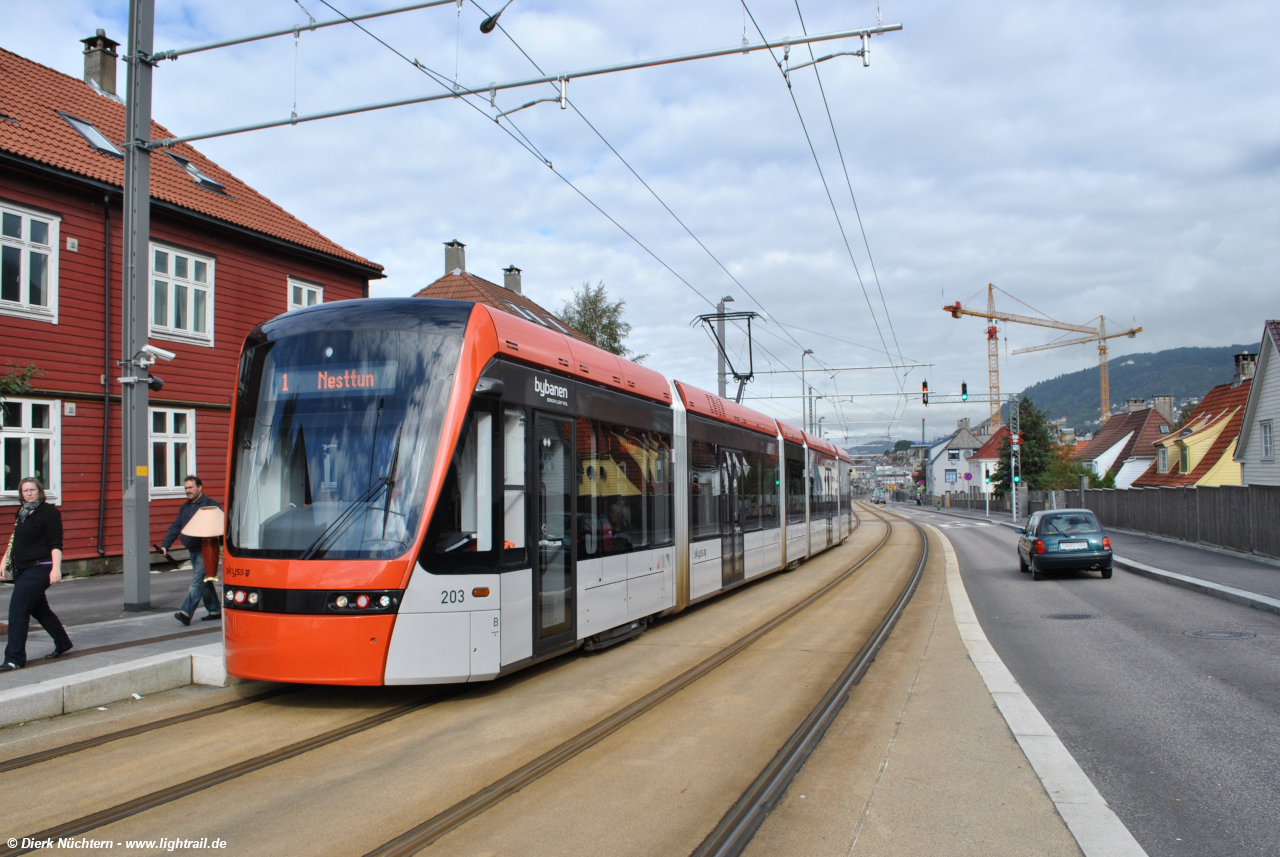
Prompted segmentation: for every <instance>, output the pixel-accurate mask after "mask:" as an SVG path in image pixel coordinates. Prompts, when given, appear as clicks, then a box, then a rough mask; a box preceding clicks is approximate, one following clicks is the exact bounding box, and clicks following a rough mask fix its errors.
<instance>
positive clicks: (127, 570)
mask: <svg viewBox="0 0 1280 857" xmlns="http://www.w3.org/2000/svg"><path fill="white" fill-rule="evenodd" d="M154 26H155V0H130V2H129V47H128V52H127V54H126V55H125V62H127V63H128V72H127V73H128V84H127V86H128V88H127V91H126V93H125V129H126V138H125V145H124V200H123V205H124V236H123V242H124V253H123V256H124V278H123V282H121V284H120V285H121V293H122V298H123V301H122V303H123V307H122V310H121V315H120V319H121V327H120V346H121V348H120V368H121V369H122V370H123V372H122V373H121V374H122V377H121V379H120V404H121V408H120V417H121V429H122V430H121V452H122V456H121V460H122V464H123V471H124V472H123V474H122V476H123V486H122V487H123V492H124V493H123V504H122V512H123V515H122V518H123V529H124V609H125V610H128V611H135V612H136V611H142V610H149V609H151V575H150V572H151V548H150V542H151V538H150V536H151V532H150V531H151V508H150V505H149V504H150V501H151V478H150V476H149V474H148V470H147V411H148V408H147V403H148V396H147V381H148V377H147V372H146V369H145V367H144V366H143V365H141V364H139V363H138V361H137V359H136V358H137V357H138V355H139V354H140V353H141V350H142V346H144V345H146V344H147V320H148V318H147V317H148V313H147V289H146V283H147V280H148V276H147V275H148V271H149V270H150V269H149V268H148V266H147V261H148V260H147V256H148V251H149V239H150V235H151V150H150V149H149V148H147V144H148V143H149V142H150V141H151V72H152V63H153V60H152V58H151V51H152V42H153V36H154Z"/></svg>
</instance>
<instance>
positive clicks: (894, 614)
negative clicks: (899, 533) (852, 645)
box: [364, 510, 928, 857]
mask: <svg viewBox="0 0 1280 857" xmlns="http://www.w3.org/2000/svg"><path fill="white" fill-rule="evenodd" d="M867 511H870V510H867ZM872 514H874V515H875V517H876V519H877V520H879V521H881V522H883V523H884V524H885V532H884V536H883V537H882V538H881V539H880V541H879V542H878V543H877V544H876V545H875V547H873V548H872V549H871V551H869V552H868V553H867V554H865V555H864V556H863V557H862V558H861V559H859V560H858V561H857V562H856V563H854V564H853V565H851V566H850V567H849V568H847V569H846V570H845V571H843V572H841V573H840V574H839V575H837V576H836V577H834V578H833V579H831V580H830V581H828V582H827V583H825V584H823V585H822V586H821V587H819V588H818V589H817V590H815V591H814V592H812V593H810V594H809V595H807V596H805V597H804V598H802V599H801V600H800V601H798V602H796V603H795V604H793V605H792V606H791V607H789V608H787V609H786V610H784V611H782V612H781V613H779V614H777V615H775V616H774V617H772V618H771V619H769V620H767V621H766V622H764V623H763V624H761V625H759V626H757V627H756V628H755V629H754V630H752V631H750V632H748V633H747V634H744V635H743V636H741V637H739V638H738V639H737V640H735V641H734V642H733V643H731V644H730V645H728V646H726V647H724V648H723V649H721V650H720V651H719V652H717V653H715V654H714V655H711V656H710V657H708V658H706V659H705V660H703V661H701V662H699V663H698V664H697V665H695V666H693V667H691V668H689V669H688V670H686V671H685V672H683V673H681V674H680V675H678V676H676V677H675V678H673V679H671V680H670V681H668V682H666V683H665V684H663V685H662V686H661V687H658V688H657V689H655V690H653V691H650V692H649V693H647V694H645V695H644V696H643V697H641V698H640V699H637V700H636V701H634V702H632V703H630V704H629V705H626V706H624V707H623V708H621V709H619V710H617V711H615V712H614V713H613V714H611V715H609V716H608V717H606V718H604V719H603V720H600V721H599V722H597V723H596V724H595V725H594V726H591V727H589V728H587V729H585V730H583V731H582V732H579V733H578V734H577V735H575V736H574V737H573V738H570V739H569V740H568V741H565V742H563V743H561V744H560V745H558V746H556V747H554V748H553V749H551V750H549V751H547V752H546V753H544V754H542V755H541V756H539V757H538V758H536V759H534V760H533V761H531V762H528V763H527V764H525V765H523V766H522V767H520V768H518V769H517V770H515V771H512V772H511V773H510V774H507V775H506V776H504V777H502V778H500V779H498V780H496V781H494V782H493V783H491V784H490V785H488V786H486V787H485V788H483V789H480V790H479V791H477V792H475V793H474V794H472V795H470V796H468V797H466V798H464V799H462V800H461V801H458V802H457V803H455V804H453V805H452V806H451V807H449V808H448V809H445V810H443V811H442V812H439V813H437V814H436V815H434V816H432V817H431V818H430V819H428V820H426V821H424V822H423V823H422V824H419V825H417V826H415V827H413V828H411V829H410V830H408V831H405V832H404V833H402V834H400V835H399V836H397V837H395V838H394V839H391V840H388V841H387V842H385V843H383V844H382V845H380V846H378V847H377V848H374V849H373V850H371V851H368V852H366V854H365V855H364V857H407V855H411V854H416V853H418V852H419V851H421V850H422V849H424V848H427V847H428V846H430V845H431V844H432V843H434V842H436V841H437V840H439V839H440V838H442V837H444V836H445V835H447V834H449V833H450V832H452V831H454V830H456V829H458V828H460V827H462V826H463V825H465V824H467V823H468V822H470V821H472V820H474V819H476V818H478V817H479V816H481V815H483V814H484V813H485V812H487V811H488V810H490V809H492V808H494V807H496V806H497V805H498V804H500V803H502V801H504V800H505V799H506V798H508V797H510V796H511V795H514V794H515V793H517V792H519V791H520V790H521V789H524V788H526V787H528V786H530V785H532V784H533V783H534V782H536V781H537V780H539V779H541V778H542V777H543V776H545V775H547V774H549V773H551V772H552V771H554V770H556V769H557V768H560V767H562V766H563V765H565V764H566V763H568V762H570V761H571V760H573V759H574V758H576V757H577V756H579V755H581V754H582V753H584V752H585V751H587V750H589V749H590V748H592V747H594V746H595V745H597V744H599V743H600V742H601V741H603V740H604V739H605V738H607V737H609V736H610V735H612V734H613V733H615V732H617V731H618V730H619V729H622V728H623V727H624V726H626V725H628V724H629V723H632V722H634V721H635V720H637V719H639V718H640V717H641V716H643V715H644V714H646V713H647V712H649V711H651V710H652V709H654V708H656V707H657V706H658V705H660V704H661V703H663V702H665V701H666V700H668V699H670V698H671V697H672V696H674V695H676V694H677V693H679V692H681V691H683V690H685V689H686V688H688V687H689V686H691V685H692V684H694V683H695V682H697V681H698V680H699V679H701V678H703V677H704V676H706V675H708V674H709V673H711V672H713V671H714V670H715V669H717V668H718V667H720V666H722V665H724V664H725V663H727V662H728V661H729V660H731V659H732V658H733V657H734V656H736V655H738V654H740V653H741V652H743V651H745V650H746V649H747V648H749V647H750V646H751V645H752V644H754V643H755V642H757V641H759V640H760V639H762V638H763V637H765V636H766V635H768V634H769V633H770V632H772V631H774V630H776V629H777V628H779V627H780V626H781V625H783V624H784V623H786V622H787V621H789V620H791V619H793V618H795V617H796V616H797V615H798V614H800V613H801V612H803V611H804V610H805V609H806V608H808V607H810V606H812V605H813V604H814V603H816V602H817V601H819V600H820V599H822V598H823V597H824V596H826V595H828V594H829V593H831V592H832V591H833V590H835V589H836V588H837V587H838V586H839V585H840V584H842V583H844V582H845V581H847V580H848V579H849V578H850V577H851V576H853V574H854V573H855V572H857V571H858V570H859V569H861V568H862V567H863V566H865V565H866V564H867V563H869V562H871V561H872V560H873V559H874V558H875V557H876V556H877V555H878V554H879V553H880V551H881V549H883V548H884V547H885V545H886V544H888V542H889V538H890V536H891V535H892V533H893V527H892V523H893V521H892V520H891V519H890V518H888V517H887V516H881V515H879V514H876V513H872ZM912 523H914V522H912ZM858 524H859V526H860V525H861V517H860V516H859V518H858ZM855 529H856V527H855ZM916 529H917V530H918V531H919V532H920V533H921V535H922V537H924V539H925V541H924V545H923V548H922V556H921V560H920V562H919V563H918V565H917V569H916V572H915V574H914V575H913V576H912V578H911V580H910V582H909V583H908V586H907V587H906V588H905V589H904V590H903V592H902V593H900V595H899V596H898V598H897V600H896V601H895V602H894V606H893V607H892V608H891V609H890V611H889V613H888V614H887V615H886V617H885V618H884V619H882V621H881V623H880V625H879V626H878V628H877V630H876V632H875V633H873V635H872V638H871V639H870V640H868V642H867V643H866V644H865V645H864V646H863V647H862V649H861V650H860V651H859V652H858V654H857V655H855V657H854V659H853V661H852V662H851V666H850V667H847V668H846V669H845V671H844V672H842V673H841V677H840V679H839V680H837V682H836V685H833V690H830V691H828V692H827V694H826V695H824V696H823V701H822V702H820V704H819V706H818V708H817V709H815V711H819V710H820V711H821V713H820V714H819V715H818V716H817V717H815V715H813V714H811V715H810V716H809V717H808V718H806V720H805V722H804V724H802V725H801V729H800V730H797V734H801V733H803V736H805V737H804V738H803V739H802V740H801V741H798V742H796V741H795V736H794V735H793V737H792V740H790V741H788V743H787V745H784V747H783V750H781V751H779V754H778V755H777V756H775V759H774V761H773V762H771V763H770V766H769V767H768V768H766V772H769V771H773V770H775V769H777V770H778V772H780V773H782V774H785V775H786V777H785V782H784V781H783V780H782V779H780V778H779V777H778V776H772V777H769V778H768V779H767V786H768V787H767V788H766V791H765V795H766V797H768V798H771V802H769V803H767V805H763V806H764V809H765V813H766V814H767V809H768V808H771V807H772V806H773V803H775V802H776V800H777V798H779V797H781V794H782V793H783V792H785V789H786V785H787V784H789V783H790V781H791V778H792V777H794V775H795V771H798V770H799V767H800V766H802V765H803V761H804V759H807V758H808V754H809V753H811V752H812V749H813V747H815V746H817V742H818V741H820V740H821V737H822V734H823V733H824V732H825V731H826V727H827V726H828V725H830V722H831V720H833V719H834V716H835V714H836V713H838V712H839V706H842V705H843V699H844V698H845V696H846V695H847V693H848V688H849V687H851V686H852V685H853V684H854V683H856V681H857V679H859V678H860V677H861V675H862V673H864V672H865V671H866V666H867V665H869V664H870V662H871V661H872V660H874V658H875V654H876V652H878V651H879V649H880V647H881V646H882V645H883V643H884V640H885V639H887V638H888V635H889V632H890V631H891V630H892V628H893V625H894V624H896V622H897V618H898V616H899V615H901V610H902V608H903V607H904V606H905V604H906V602H907V601H909V600H910V596H911V594H912V593H914V591H915V587H916V585H917V584H918V582H919V578H920V574H921V572H922V570H923V568H924V563H925V559H926V557H927V551H928V540H927V537H925V536H924V531H923V529H921V528H920V527H919V526H918V525H916ZM851 532H852V531H851ZM859 667H860V668H859ZM839 687H843V688H844V690H843V691H838V690H835V688H839ZM829 697H834V699H835V700H837V701H838V703H839V704H838V705H837V706H836V707H835V710H834V712H831V713H827V712H828V711H829V710H830V709H831V708H832V705H833V702H832V701H831V699H829ZM806 727H807V728H806ZM793 742H795V744H796V749H798V750H799V751H801V752H803V756H797V755H796V752H795V751H794V750H790V751H789V750H788V748H790V747H791V746H792V744H793ZM788 759H792V760H798V763H794V762H793V764H785V762H786V761H787V760H788ZM779 760H782V762H784V764H782V765H778V764H775V763H777V762H778V761H779ZM762 776H763V775H762ZM752 787H753V788H755V787H756V784H755V783H753V786H752ZM779 788H780V789H781V790H780V791H778V789H779ZM751 791H752V789H748V792H751ZM775 792H776V796H775ZM744 797H746V794H745V793H744ZM739 803H742V801H739ZM747 803H748V806H750V807H755V806H757V805H760V801H758V800H756V799H754V798H752V799H750V800H748V802H747ZM735 806H736V805H735ZM731 812H732V810H731ZM744 817H745V818H746V819H748V821H749V822H750V821H751V820H752V818H753V816H751V814H750V813H748V814H747V815H746V816H744ZM763 817H764V816H763V815H760V816H759V820H755V821H754V827H751V828H750V830H751V832H752V833H754V831H755V829H757V828H758V827H759V823H760V821H763ZM735 827H737V825H735ZM746 841H749V837H748V838H747V840H746ZM742 844H743V846H744V847H745V841H744V842H743V843H742ZM732 853H740V851H739V852H732Z"/></svg>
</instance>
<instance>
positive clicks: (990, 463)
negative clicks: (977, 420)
mask: <svg viewBox="0 0 1280 857" xmlns="http://www.w3.org/2000/svg"><path fill="white" fill-rule="evenodd" d="M1009 435H1010V432H1009V427H1008V426H1000V428H999V429H998V430H997V431H996V433H995V434H993V435H991V437H989V438H988V439H987V442H986V443H984V444H983V445H982V446H981V447H979V448H978V449H977V450H976V451H975V452H974V453H973V454H972V455H970V456H969V471H970V472H971V473H972V474H973V482H974V483H975V484H977V486H978V487H979V488H980V489H981V490H982V493H984V494H990V493H991V492H992V491H993V490H994V489H995V483H994V480H995V478H996V470H997V469H999V467H1000V448H1001V446H1002V445H1003V444H1004V442H1005V441H1007V440H1008V439H1009ZM988 477H990V478H991V479H992V482H991V483H988V482H987V478H988Z"/></svg>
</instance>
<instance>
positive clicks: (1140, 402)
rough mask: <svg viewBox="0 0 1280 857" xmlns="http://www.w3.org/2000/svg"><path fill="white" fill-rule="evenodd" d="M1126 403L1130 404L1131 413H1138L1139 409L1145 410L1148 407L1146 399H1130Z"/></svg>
mask: <svg viewBox="0 0 1280 857" xmlns="http://www.w3.org/2000/svg"><path fill="white" fill-rule="evenodd" d="M1125 404H1126V405H1127V406H1128V408H1129V413H1131V414H1136V413H1137V412H1138V411H1145V410H1146V409H1147V400H1146V399H1130V400H1129V401H1128V402H1126V403H1125Z"/></svg>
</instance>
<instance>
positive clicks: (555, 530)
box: [533, 414, 577, 655]
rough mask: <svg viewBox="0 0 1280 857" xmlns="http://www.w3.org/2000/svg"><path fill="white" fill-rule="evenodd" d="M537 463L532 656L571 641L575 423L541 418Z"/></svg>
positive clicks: (536, 432)
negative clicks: (533, 638)
mask: <svg viewBox="0 0 1280 857" xmlns="http://www.w3.org/2000/svg"><path fill="white" fill-rule="evenodd" d="M535 419H536V422H535V429H534V445H535V449H534V460H535V461H536V462H537V474H536V476H537V494H538V501H537V503H538V505H537V519H536V520H535V522H534V527H535V530H534V531H535V532H536V533H537V537H538V540H537V543H538V550H537V567H536V569H535V575H534V583H535V586H534V593H533V603H534V633H535V635H536V639H535V640H534V654H535V655H538V654H541V653H543V652H547V651H551V650H553V649H557V648H559V647H560V646H562V645H564V644H565V643H567V642H572V641H573V618H574V616H573V614H574V608H575V605H574V597H573V596H574V586H575V583H574V565H573V504H574V501H575V500H576V499H577V498H576V496H575V495H576V492H575V491H574V487H575V486H574V469H575V468H574V461H575V458H574V447H573V423H572V422H571V421H569V420H566V419H563V418H561V417H552V416H548V415H546V414H537V415H536V418H535Z"/></svg>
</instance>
